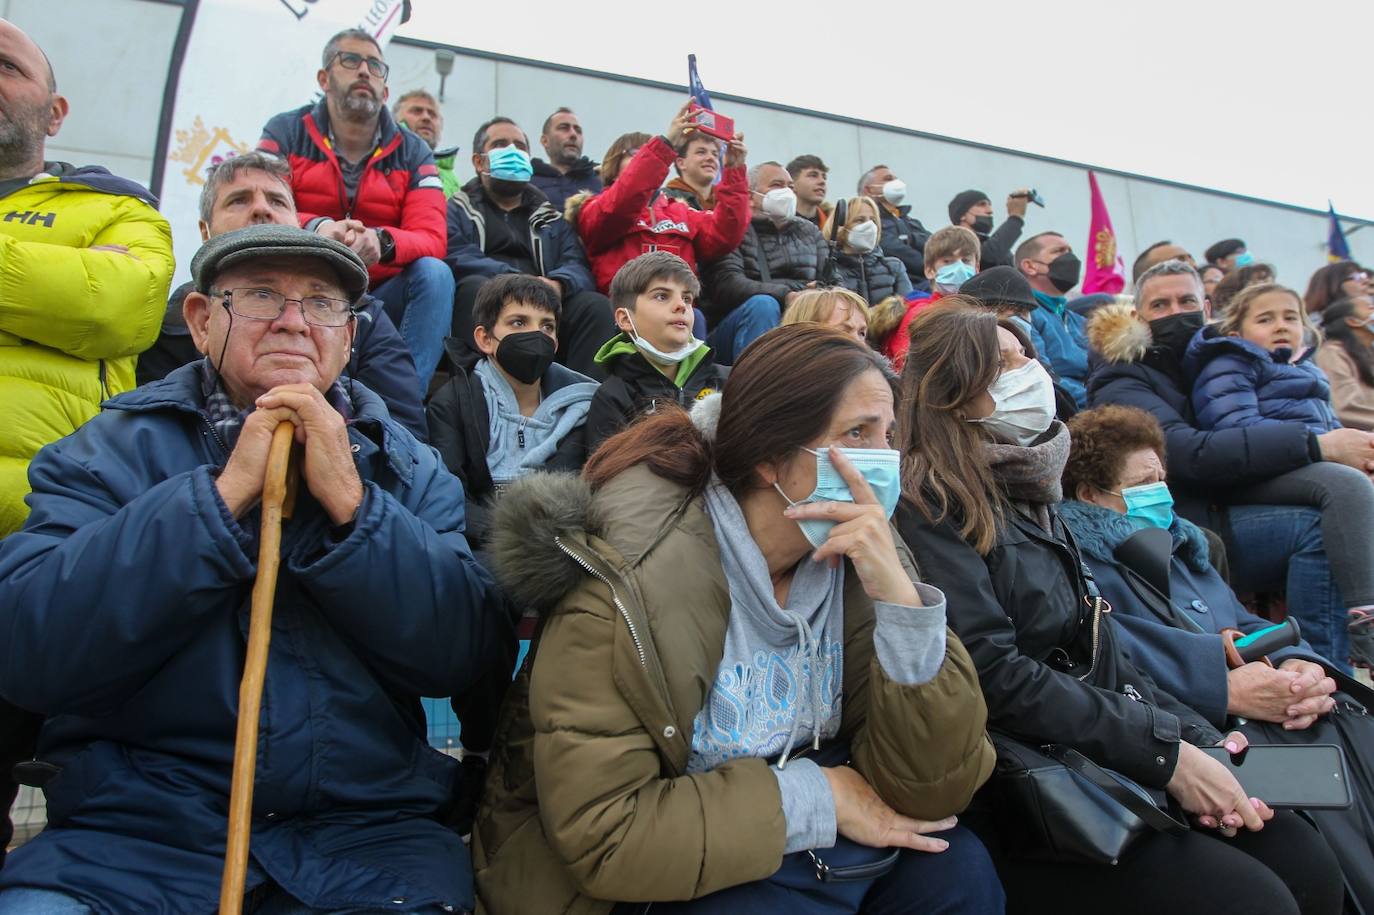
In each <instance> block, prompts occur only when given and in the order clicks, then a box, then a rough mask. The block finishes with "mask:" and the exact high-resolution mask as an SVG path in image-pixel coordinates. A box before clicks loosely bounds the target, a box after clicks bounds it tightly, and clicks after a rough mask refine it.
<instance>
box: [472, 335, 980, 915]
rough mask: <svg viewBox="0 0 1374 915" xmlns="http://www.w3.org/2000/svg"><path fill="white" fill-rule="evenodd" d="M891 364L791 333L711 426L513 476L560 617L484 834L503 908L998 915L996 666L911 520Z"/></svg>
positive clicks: (546, 597)
mask: <svg viewBox="0 0 1374 915" xmlns="http://www.w3.org/2000/svg"><path fill="white" fill-rule="evenodd" d="M884 370H885V363H884V361H883V359H882V357H880V356H878V355H877V354H875V353H874V352H873V351H872V350H870V349H869V348H868V347H867V346H865V345H864V344H862V343H860V342H858V341H857V340H855V339H853V338H852V337H850V336H848V335H846V334H843V333H841V332H839V331H837V330H831V329H826V328H820V327H816V326H814V325H794V326H791V327H782V328H778V329H776V330H773V331H770V332H769V333H767V334H765V335H763V336H762V337H760V338H759V339H758V340H757V341H755V342H754V343H753V344H752V345H750V346H749V347H748V348H747V349H746V350H745V352H744V354H743V355H742V357H741V359H740V360H739V361H738V362H737V363H736V365H735V367H734V370H733V372H732V374H731V378H730V385H729V387H728V388H727V389H726V392H725V394H724V395H723V396H719V397H718V399H717V400H708V401H705V402H704V403H702V404H700V405H699V408H698V412H694V413H693V416H692V418H690V419H689V418H688V416H687V414H686V413H684V412H682V411H680V410H677V409H675V408H673V409H670V410H668V411H665V412H660V413H658V414H655V415H652V416H649V417H647V418H645V419H642V420H640V421H639V422H637V423H636V424H634V425H633V426H631V427H630V428H628V429H626V430H625V431H623V432H621V433H620V434H618V435H616V436H613V437H612V438H610V439H608V440H607V441H606V443H605V444H604V445H603V446H602V447H601V448H600V449H599V450H598V451H597V452H596V454H595V455H594V456H593V457H592V459H591V461H590V462H589V463H588V465H587V467H586V469H585V472H584V475H583V478H582V479H580V480H579V479H577V478H573V477H559V476H556V475H542V476H536V477H526V478H524V480H522V481H521V482H520V483H517V484H515V485H514V486H512V487H511V488H510V489H509V490H507V492H506V493H505V495H504V496H503V497H502V500H501V502H500V503H499V504H498V507H497V509H496V517H495V519H494V522H493V530H494V533H493V536H492V539H491V554H492V558H493V564H494V566H495V569H496V573H497V576H498V578H500V579H501V581H502V583H503V586H504V587H505V588H506V589H507V591H508V593H509V594H510V595H511V597H512V598H514V600H515V601H516V603H517V604H518V605H519V606H524V607H532V608H537V609H538V611H539V612H540V614H541V617H540V623H539V629H538V632H537V634H536V637H535V639H534V640H533V644H532V646H531V650H530V660H528V661H527V662H526V663H525V665H524V667H523V668H522V670H521V672H520V674H519V675H518V677H517V679H516V682H515V683H514V684H513V685H512V687H511V693H510V695H509V697H508V699H507V703H506V708H505V709H504V711H503V715H502V719H503V720H502V725H501V727H500V730H499V733H498V735H497V738H496V745H495V748H494V749H493V751H492V757H491V760H492V761H491V769H490V773H489V776H488V778H487V792H486V796H485V798H484V800H483V803H482V807H481V809H480V810H479V812H478V818H477V824H476V828H475V830H474V832H473V854H474V864H475V869H476V874H477V885H478V893H479V896H480V898H481V903H482V905H483V907H484V908H485V910H486V911H487V912H490V913H492V915H504V913H513V912H520V913H536V915H538V913H546V912H547V913H552V912H560V913H561V912H570V911H572V912H579V913H610V912H616V913H617V915H619V913H632V912H639V911H642V910H643V908H644V906H643V905H642V903H646V902H652V911H653V912H654V913H655V915H658V913H660V912H672V913H689V912H690V913H704V912H739V911H751V912H755V913H758V915H763V913H772V912H779V913H781V912H784V911H786V912H788V913H794V912H797V913H806V912H821V911H824V912H857V911H858V910H859V908H860V906H863V907H865V909H866V910H872V911H877V910H878V909H877V908H871V909H870V908H869V907H874V906H878V907H881V911H884V912H891V913H905V912H910V913H913V915H914V913H918V912H931V911H959V912H991V913H996V912H1000V911H1001V908H1002V895H1001V890H1000V887H999V885H998V884H997V880H996V876H995V874H994V873H993V870H992V867H991V864H990V862H989V861H988V859H987V855H986V852H985V851H984V850H983V849H982V847H981V845H980V844H979V843H978V841H977V839H976V838H974V837H973V836H972V834H970V833H968V832H966V831H964V830H963V829H962V828H961V827H957V826H955V822H954V814H956V813H958V812H960V811H962V809H963V807H964V805H965V804H966V803H967V802H968V799H969V798H970V797H971V796H972V794H973V792H974V791H975V790H976V789H977V787H978V786H979V785H981V784H982V782H983V781H984V780H985V779H986V778H987V776H988V774H989V773H990V771H991V768H992V748H991V746H990V745H989V743H988V741H987V737H986V735H985V733H984V730H983V722H984V719H985V712H984V708H983V703H982V699H981V697H980V696H979V694H978V687H977V675H976V673H975V672H974V671H973V667H972V663H971V661H970V660H969V658H968V655H967V654H966V653H965V652H964V650H963V648H962V647H961V646H960V644H959V641H958V639H957V638H955V637H954V636H953V635H952V634H949V633H948V632H947V631H946V628H945V624H944V612H945V610H944V601H943V599H942V598H941V596H940V594H939V592H938V591H937V590H935V589H932V588H929V587H927V586H926V585H924V584H923V583H920V581H919V579H918V578H917V576H916V573H915V570H914V567H913V566H911V564H910V562H909V555H908V554H907V553H906V551H905V550H904V549H902V548H900V547H899V546H898V545H897V544H896V542H895V540H894V537H893V534H892V532H891V527H890V524H889V521H888V518H889V516H890V514H891V511H892V509H893V507H895V504H896V500H897V496H898V493H899V490H900V483H899V481H898V473H899V468H898V456H897V454H896V453H895V452H894V451H892V450H891V449H890V446H889V441H888V436H889V435H890V433H891V430H892V424H893V412H892V388H891V385H890V382H889V379H888V377H887V375H886V374H885V371H884ZM716 408H718V409H716ZM694 421H695V424H694ZM856 869H857V870H856ZM846 875H847V877H848V878H851V879H846Z"/></svg>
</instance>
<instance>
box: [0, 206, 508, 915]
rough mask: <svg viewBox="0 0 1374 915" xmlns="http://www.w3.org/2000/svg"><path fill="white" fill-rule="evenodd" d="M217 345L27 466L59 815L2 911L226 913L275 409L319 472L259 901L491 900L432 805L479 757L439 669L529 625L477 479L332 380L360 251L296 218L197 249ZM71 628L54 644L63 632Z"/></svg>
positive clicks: (465, 678) (261, 792)
mask: <svg viewBox="0 0 1374 915" xmlns="http://www.w3.org/2000/svg"><path fill="white" fill-rule="evenodd" d="M191 275H192V278H193V280H194V282H195V290H194V291H193V292H191V293H189V294H188V295H187V297H186V302H185V306H184V308H185V314H186V323H187V326H188V327H189V328H190V330H191V334H192V336H193V338H194V339H195V342H196V346H197V348H198V349H199V350H200V351H201V352H202V353H203V354H204V355H205V358H204V359H202V360H200V361H198V362H195V363H192V364H190V365H186V366H183V367H181V368H179V369H177V370H175V371H173V372H172V373H171V374H170V375H168V376H167V377H166V378H164V379H162V380H161V381H156V382H152V383H151V384H147V385H144V386H142V387H140V388H138V389H136V390H134V391H131V392H129V393H126V394H123V395H121V396H119V397H116V398H114V399H113V400H111V401H108V402H107V403H106V404H105V409H104V411H103V412H102V413H100V414H99V415H98V416H96V417H95V418H94V419H92V420H91V421H90V422H89V423H87V424H86V425H85V426H84V427H82V428H81V429H80V430H78V431H77V432H76V433H75V434H73V435H71V436H68V437H67V438H65V439H63V440H61V441H59V442H56V443H54V444H52V445H49V446H48V447H47V448H44V449H43V450H42V451H40V452H39V454H38V456H37V457H35V458H34V461H33V465H32V479H33V482H34V487H33V489H34V492H33V494H32V495H31V496H30V500H31V505H32V508H33V511H32V515H31V516H30V520H29V523H28V525H27V526H26V527H25V528H24V529H23V530H21V531H20V532H18V533H16V534H14V535H12V536H11V537H9V538H7V539H6V540H4V541H2V542H0V631H4V632H5V633H6V638H5V639H4V640H0V694H3V695H4V696H5V697H6V698H7V699H10V700H12V701H14V702H15V703H16V704H19V705H21V706H22V707H24V708H30V709H33V710H35V711H37V712H40V713H42V714H43V715H45V716H46V718H47V720H46V722H45V724H44V726H43V730H42V733H41V735H40V737H39V742H38V760H39V762H37V763H31V764H29V765H30V768H33V769H36V770H38V773H39V775H40V776H41V775H44V774H46V775H47V778H48V780H47V783H46V786H45V793H46V795H47V799H48V810H49V814H50V817H51V828H49V829H48V830H45V831H44V832H43V833H41V834H40V835H39V836H38V837H36V838H35V839H33V840H32V841H30V842H29V843H27V844H26V845H24V846H22V847H21V848H19V849H18V850H16V851H15V852H14V853H13V854H12V855H11V857H10V860H9V862H8V863H7V865H6V867H5V869H4V870H3V871H0V912H63V913H67V912H71V913H76V912H90V911H100V912H110V911H119V912H123V911H135V910H137V911H140V912H144V911H146V912H153V911H158V912H171V911H176V912H209V911H212V910H213V909H214V908H215V906H216V903H217V900H218V898H219V883H220V874H221V870H222V865H223V854H224V829H225V813H224V811H225V809H226V808H227V806H228V800H229V776H230V772H231V768H232V766H231V763H232V759H233V755H234V735H235V724H236V709H237V707H238V702H237V695H238V687H239V678H240V676H241V675H242V671H243V658H244V652H245V644H246V635H245V633H246V632H247V627H248V621H249V599H250V593H251V589H252V586H253V580H254V574H255V571H256V563H257V555H258V543H257V541H258V536H259V523H260V522H259V518H258V509H257V504H258V502H259V499H260V498H261V495H262V489H263V477H264V473H265V467H266V462H267V454H268V450H269V446H270V442H271V439H272V434H273V432H274V430H275V429H276V427H277V425H278V424H279V423H282V422H290V423H292V424H293V425H294V426H295V433H296V441H297V443H298V457H297V463H298V466H299V468H300V486H299V491H298V492H297V495H296V499H295V509H294V512H293V514H292V516H291V518H290V520H288V521H287V522H286V523H285V524H284V526H283V528H282V563H281V571H280V575H279V578H278V582H277V590H276V600H275V604H274V610H273V621H272V628H273V637H272V648H271V652H270V655H269V658H268V669H267V676H266V692H265V693H264V696H263V703H262V705H263V709H262V714H261V720H260V732H259V733H260V737H259V748H258V756H257V769H256V779H255V787H254V797H253V800H254V807H253V822H252V833H253V838H252V845H251V848H250V856H251V857H250V860H249V865H248V878H247V889H248V904H247V905H246V906H245V911H252V912H267V911H273V912H287V911H289V912H312V913H320V912H337V911H350V912H352V911H381V910H386V911H391V912H424V913H436V915H437V913H440V912H453V911H468V910H471V908H472V903H473V899H472V890H471V871H470V868H469V864H468V854H467V850H466V849H465V848H464V846H463V843H462V840H461V838H460V837H459V836H458V835H457V834H456V833H454V832H453V831H451V830H449V829H447V828H446V827H445V826H444V825H442V823H441V822H440V815H441V810H442V809H443V808H444V806H445V805H446V804H447V803H448V801H449V799H450V797H451V794H452V791H453V788H454V783H455V780H456V778H457V773H458V771H459V766H458V761H457V760H455V759H452V758H450V757H448V756H446V755H444V754H442V753H440V752H438V751H437V750H433V749H431V748H429V746H428V745H427V743H426V741H425V732H424V717H423V714H422V712H421V709H420V702H419V697H420V696H422V695H425V696H448V695H455V694H459V693H461V692H463V691H464V690H465V689H466V688H467V687H468V686H469V685H470V684H471V683H472V682H473V681H474V680H475V678H476V677H479V676H481V675H482V674H483V673H485V668H486V666H487V664H488V659H489V658H491V657H493V656H497V654H498V652H497V650H496V649H497V644H498V642H497V640H498V639H501V638H509V637H510V631H509V622H508V620H507V618H506V616H505V612H504V610H503V609H502V608H501V606H500V604H499V602H498V600H497V599H496V598H495V596H494V594H493V591H494V587H493V586H492V584H491V580H490V578H489V577H488V575H487V573H486V572H485V571H484V570H483V569H482V568H481V567H480V566H479V565H478V564H477V563H476V562H475V561H474V560H473V557H472V552H471V550H470V549H469V547H468V543H467V540H466V538H465V537H464V534H463V531H464V511H463V509H464V505H463V491H462V486H461V484H460V483H459V482H458V480H457V478H456V477H453V476H452V475H450V474H449V473H448V471H447V470H445V469H444V466H443V464H442V463H441V461H440V459H439V456H438V454H437V453H436V452H435V451H434V450H433V449H432V448H428V447H425V446H423V445H420V444H419V443H418V442H417V441H416V440H415V438H414V437H413V436H412V435H411V434H410V433H409V432H407V431H406V430H405V428H404V427H403V426H401V425H400V424H399V423H396V422H395V421H393V420H392V419H391V418H390V417H389V416H388V415H387V412H386V408H385V407H384V406H383V405H382V402H381V399H380V398H378V397H377V396H376V395H374V394H372V393H371V392H370V391H368V390H367V389H366V388H365V387H363V386H362V385H360V384H357V383H350V382H347V381H341V379H340V373H341V372H342V371H343V369H344V366H345V365H346V363H347V361H348V351H349V346H350V343H351V338H352V336H353V330H354V327H353V325H354V309H355V307H356V303H357V302H358V300H359V299H360V298H361V296H362V295H363V294H364V292H365V290H366V289H367V284H368V276H367V268H366V267H365V266H364V264H363V261H362V259H361V258H359V257H358V255H357V254H356V253H354V252H353V251H351V250H349V249H348V248H346V247H344V246H343V245H342V244H340V243H338V242H335V241H332V240H329V239H325V238H322V237H320V236H319V235H316V234H313V233H310V232H306V231H303V230H301V229H298V228H296V227H294V226H282V225H258V226H252V227H249V228H245V229H239V230H236V231H233V232H227V233H225V234H223V235H218V236H216V237H214V238H212V239H210V240H209V241H208V242H206V243H205V245H204V246H203V247H202V248H201V250H200V251H199V252H198V253H197V254H196V256H195V258H194V259H193V260H192V262H191ZM55 646H60V648H59V649H56V650H55Z"/></svg>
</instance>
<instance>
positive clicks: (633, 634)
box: [553, 537, 649, 670]
mask: <svg viewBox="0 0 1374 915" xmlns="http://www.w3.org/2000/svg"><path fill="white" fill-rule="evenodd" d="M553 542H554V545H555V546H557V547H558V548H559V549H560V550H562V551H563V554H564V555H565V556H567V557H568V558H569V559H571V560H572V561H573V562H575V563H577V564H578V565H579V566H581V567H582V569H583V571H585V572H586V573H587V574H588V575H590V576H592V577H593V578H595V579H596V580H597V581H599V582H601V583H602V584H603V585H605V586H606V587H608V588H610V589H611V602H612V603H614V604H615V608H616V609H617V610H619V611H620V616H621V618H622V619H623V620H625V625H626V626H629V627H630V638H631V639H634V643H635V651H637V652H638V653H639V666H640V667H643V668H644V669H645V670H648V669H649V660H648V658H647V657H646V656H645V654H644V643H642V642H641V641H640V640H639V630H638V629H636V628H635V623H634V620H632V619H630V611H629V610H626V609H625V605H624V604H622V603H621V602H620V594H619V592H617V591H616V589H615V585H613V584H611V582H610V579H608V578H607V577H606V576H605V575H602V574H601V573H600V572H598V571H597V570H596V569H594V568H592V564H591V563H590V562H588V561H587V560H585V559H583V558H582V557H581V556H580V555H579V554H578V553H577V552H576V551H575V550H573V549H572V548H571V547H569V546H568V545H566V544H565V543H564V542H563V538H562V537H555V538H553Z"/></svg>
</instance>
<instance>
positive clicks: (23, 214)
mask: <svg viewBox="0 0 1374 915" xmlns="http://www.w3.org/2000/svg"><path fill="white" fill-rule="evenodd" d="M56 219H57V214H56V213H41V212H39V211H38V210H10V211H9V212H8V213H6V214H5V222H22V223H25V224H26V225H30V226H36V225H43V226H46V227H47V228H49V229H51V228H52V224H53V222H54V221H55V220H56Z"/></svg>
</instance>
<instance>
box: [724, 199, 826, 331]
mask: <svg viewBox="0 0 1374 915" xmlns="http://www.w3.org/2000/svg"><path fill="white" fill-rule="evenodd" d="M827 252H828V247H827V245H826V242H825V239H824V238H823V237H821V230H820V229H817V228H816V227H815V226H814V225H813V224H812V223H810V222H807V221H806V220H805V219H801V218H800V217H793V218H792V219H789V220H787V222H785V223H783V224H782V225H781V226H778V225H777V224H776V223H774V222H773V220H772V219H771V218H770V217H768V216H755V217H754V218H753V219H752V220H751V221H750V223H749V229H748V230H747V231H746V232H745V233H744V241H742V242H741V243H740V246H739V247H738V248H736V249H735V250H733V251H731V252H730V253H729V254H727V255H725V256H724V257H722V258H721V259H720V260H718V261H713V262H712V263H710V264H707V265H706V266H705V268H704V270H703V274H704V285H705V286H706V289H707V290H708V296H709V299H710V305H711V310H710V311H707V313H706V317H707V319H708V320H710V321H711V322H712V323H715V322H716V321H719V320H720V319H722V318H724V317H725V316H726V315H728V314H729V313H730V312H731V311H732V310H734V309H735V308H737V307H739V305H740V304H741V303H743V302H744V300H745V299H747V298H749V297H750V296H755V295H771V296H772V297H773V298H775V299H777V300H778V304H779V305H781V304H784V300H785V299H786V298H787V294H788V293H789V292H795V291H796V290H799V289H805V288H806V284H807V283H810V282H813V281H815V280H816V279H817V278H818V277H819V276H820V273H821V268H822V267H824V266H825V258H826V254H827Z"/></svg>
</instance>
